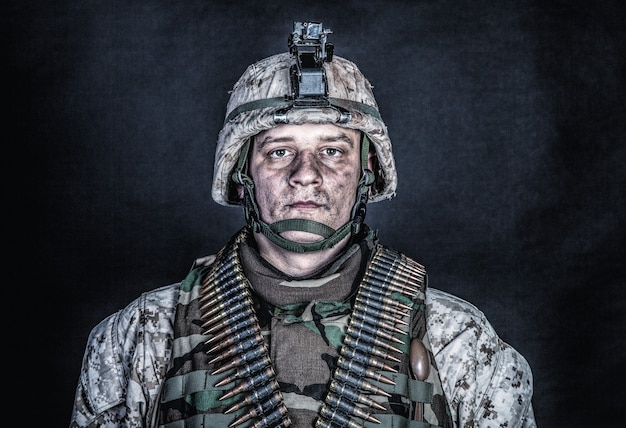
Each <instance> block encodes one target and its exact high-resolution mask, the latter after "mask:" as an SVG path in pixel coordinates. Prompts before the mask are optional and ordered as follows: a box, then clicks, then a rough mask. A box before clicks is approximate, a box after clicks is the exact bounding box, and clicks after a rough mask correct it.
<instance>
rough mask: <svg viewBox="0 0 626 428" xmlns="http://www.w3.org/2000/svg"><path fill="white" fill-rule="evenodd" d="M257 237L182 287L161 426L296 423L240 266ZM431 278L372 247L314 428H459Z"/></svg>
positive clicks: (240, 237)
mask: <svg viewBox="0 0 626 428" xmlns="http://www.w3.org/2000/svg"><path fill="white" fill-rule="evenodd" d="M249 233H250V232H249V229H248V228H247V227H246V228H243V229H242V230H241V231H240V232H239V233H238V234H237V235H235V236H234V237H233V239H232V240H231V241H230V242H229V243H228V244H227V245H226V246H225V247H224V248H223V249H222V250H221V251H220V252H219V253H218V254H217V255H216V256H215V259H214V260H213V261H212V262H211V263H208V264H206V265H199V266H194V268H193V269H192V270H191V272H190V273H189V275H188V276H187V278H186V279H185V280H184V281H183V282H182V283H181V289H180V297H179V302H178V305H177V311H176V318H175V325H174V346H173V350H172V358H171V359H170V367H169V370H168V373H167V375H166V378H165V381H164V384H163V387H162V391H161V397H160V407H159V411H158V412H159V425H158V426H159V428H187V427H189V428H192V427H224V428H225V427H241V428H247V427H252V428H261V427H272V428H280V427H288V426H291V425H292V421H291V419H290V418H289V409H288V408H287V406H286V405H285V403H284V401H283V394H282V392H281V389H280V386H279V384H278V382H277V381H276V375H275V372H274V367H273V363H272V360H271V358H270V356H269V350H268V346H267V344H266V339H265V338H264V337H263V334H261V329H260V327H259V320H258V317H257V309H258V307H259V304H258V298H257V296H255V294H254V292H253V291H252V287H251V285H250V283H249V281H248V279H247V278H246V276H245V275H244V272H243V269H242V265H241V261H240V259H239V254H240V252H239V247H240V244H241V243H243V242H246V240H247V239H248V235H249ZM425 275H426V272H425V270H424V268H423V266H421V265H420V264H418V263H416V262H415V261H413V260H411V259H409V258H407V257H406V256H404V255H403V254H401V253H399V252H397V251H395V250H392V249H390V248H387V247H385V246H383V245H380V244H378V243H376V244H375V245H373V248H372V251H371V253H370V255H369V260H368V261H367V267H366V269H365V273H364V275H363V278H362V279H361V281H360V284H359V286H358V288H357V290H356V292H355V294H354V296H353V298H352V299H351V309H350V315H349V318H348V321H347V325H346V326H345V331H344V334H343V337H342V340H341V343H340V344H339V347H338V358H337V359H336V361H335V367H334V369H333V370H332V373H331V378H330V380H329V382H328V391H327V393H326V396H325V397H324V400H323V402H321V403H320V406H319V410H318V415H317V419H316V422H315V427H316V428H333V427H349V428H356V427H368V428H369V427H407V428H425V427H445V428H447V427H452V426H453V424H452V420H451V417H450V411H449V407H448V403H447V401H446V399H445V396H444V394H443V391H442V388H441V381H440V379H439V374H438V370H437V366H436V364H435V359H434V356H433V354H432V352H431V348H430V344H429V340H428V334H427V331H426V317H425V306H424V292H425V289H426V284H425ZM411 367H413V368H414V369H415V371H414V372H413V371H412V370H411Z"/></svg>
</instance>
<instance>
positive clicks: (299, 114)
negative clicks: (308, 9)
mask: <svg viewBox="0 0 626 428" xmlns="http://www.w3.org/2000/svg"><path fill="white" fill-rule="evenodd" d="M330 32H331V31H330V30H329V29H323V27H322V24H321V23H314V22H305V23H303V22H294V32H293V33H292V34H291V35H290V38H289V47H290V52H286V53H281V54H278V55H273V56H270V57H268V58H265V59H262V60H260V61H259V62H257V63H255V64H252V65H250V66H249V67H248V68H247V69H246V71H245V72H244V73H243V75H242V76H241V77H240V78H239V80H238V81H237V83H235V85H234V87H233V90H232V91H231V95H230V99H229V102H228V105H227V109H226V119H225V121H224V126H223V128H222V130H221V131H220V133H219V136H218V141H217V148H216V154H215V165H214V175H213V187H212V197H213V199H214V200H215V201H216V202H217V203H219V204H221V205H227V206H232V205H242V204H244V205H246V202H245V200H244V201H242V200H241V198H239V196H238V194H237V184H244V182H242V177H241V172H242V167H243V164H244V163H245V157H246V156H247V150H248V144H249V141H250V139H251V138H252V137H254V136H255V135H257V134H258V133H259V132H261V131H264V130H267V129H271V128H273V127H275V126H277V125H279V124H282V123H288V124H303V123H331V124H335V125H337V126H341V127H345V128H351V129H356V130H360V131H362V133H363V137H364V138H363V139H364V144H365V147H366V149H367V148H368V147H369V146H368V145H369V144H371V145H372V146H373V147H374V149H375V151H376V168H375V169H376V171H373V178H371V177H370V179H369V180H367V179H366V181H368V182H367V183H365V186H364V187H366V190H367V192H365V193H364V195H365V197H364V198H361V199H362V201H361V202H363V204H364V203H365V202H368V201H369V202H376V201H380V200H383V199H390V198H392V197H393V196H394V195H395V190H396V184H397V175H396V168H395V162H394V158H393V153H392V150H391V141H390V139H389V136H388V132H387V127H386V126H385V123H384V122H383V120H382V118H381V116H380V113H379V111H378V105H377V103H376V100H375V98H374V94H373V92H372V85H371V84H370V82H369V81H368V80H367V79H366V78H365V76H364V75H363V74H362V73H361V72H360V71H359V69H358V68H357V66H356V65H355V64H354V63H353V62H351V61H349V60H347V59H344V58H341V57H337V56H334V55H333V46H332V44H330V43H328V42H326V34H327V33H330ZM362 158H363V156H362ZM364 164H366V161H365V160H364ZM365 168H366V166H364V169H365ZM370 174H371V172H370ZM244 181H245V180H244ZM251 197H252V199H253V200H252V201H251V205H252V206H251V207H248V208H247V210H246V218H247V220H249V218H248V215H249V214H250V212H249V211H250V210H253V211H254V208H255V206H254V205H255V201H254V196H253V195H251ZM357 203H358V202H357ZM361 208H363V207H361ZM354 211H356V209H355V210H354ZM363 215H364V208H363ZM360 220H361V221H362V218H361V219H360ZM257 229H258V228H257ZM282 230H285V229H282ZM257 231H258V230H257ZM332 245H334V243H333V244H332ZM323 248H324V247H323ZM305 251H306V250H305Z"/></svg>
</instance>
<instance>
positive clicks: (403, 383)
mask: <svg viewBox="0 0 626 428" xmlns="http://www.w3.org/2000/svg"><path fill="white" fill-rule="evenodd" d="M379 373H381V374H383V375H385V376H386V377H389V378H391V379H392V380H393V381H394V382H395V384H394V385H389V384H386V383H383V382H379V381H376V380H371V382H372V383H373V384H374V385H376V386H378V387H379V388H382V389H384V390H385V391H387V392H389V393H390V394H398V395H401V396H403V397H408V398H409V399H410V400H411V401H417V402H420V403H432V401H433V384H432V383H430V382H424V381H421V380H416V379H413V378H410V377H409V376H407V375H405V374H402V373H393V372H386V371H380V372H379Z"/></svg>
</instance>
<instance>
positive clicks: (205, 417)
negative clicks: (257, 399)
mask: <svg viewBox="0 0 626 428" xmlns="http://www.w3.org/2000/svg"><path fill="white" fill-rule="evenodd" d="M239 416H240V415H239V414H238V413H235V414H230V415H226V414H224V413H203V414H200V415H194V416H190V417H188V418H187V419H180V420H178V421H174V422H169V423H166V424H164V425H159V428H217V427H227V426H228V425H230V423H231V422H233V421H234V420H235V418H237V417H239Z"/></svg>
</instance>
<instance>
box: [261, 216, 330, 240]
mask: <svg viewBox="0 0 626 428" xmlns="http://www.w3.org/2000/svg"><path fill="white" fill-rule="evenodd" d="M270 228H271V229H272V231H273V232H274V233H281V232H286V231H288V230H299V231H301V232H311V233H315V234H316V235H320V236H323V237H324V238H330V237H331V236H333V233H335V229H333V228H332V227H329V226H326V225H325V224H324V223H319V222H317V221H313V220H303V219H301V218H290V219H287V220H280V221H277V222H275V223H272V224H270Z"/></svg>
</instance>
